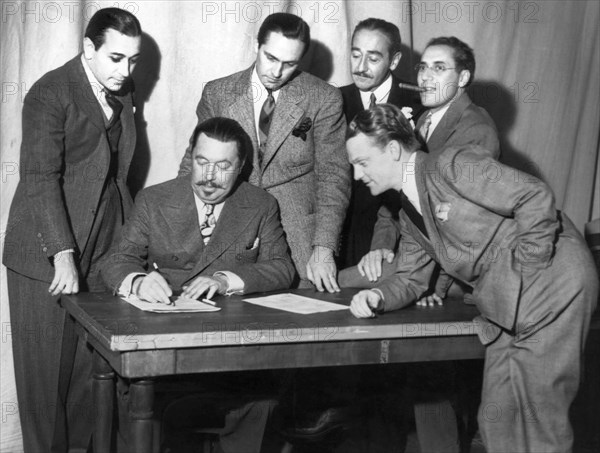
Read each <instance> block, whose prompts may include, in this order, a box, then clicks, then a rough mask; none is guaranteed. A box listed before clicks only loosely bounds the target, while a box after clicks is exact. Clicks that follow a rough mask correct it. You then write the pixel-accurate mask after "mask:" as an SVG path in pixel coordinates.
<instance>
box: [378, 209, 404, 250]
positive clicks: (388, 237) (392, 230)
mask: <svg viewBox="0 0 600 453" xmlns="http://www.w3.org/2000/svg"><path fill="white" fill-rule="evenodd" d="M399 238H400V224H399V222H398V220H397V219H395V218H394V216H393V215H392V212H391V211H390V210H389V208H388V207H387V206H385V205H382V206H381V207H380V208H379V210H378V211H377V221H376V222H375V227H374V229H373V238H372V239H371V250H377V249H390V250H394V249H395V247H396V244H397V243H398V239H399Z"/></svg>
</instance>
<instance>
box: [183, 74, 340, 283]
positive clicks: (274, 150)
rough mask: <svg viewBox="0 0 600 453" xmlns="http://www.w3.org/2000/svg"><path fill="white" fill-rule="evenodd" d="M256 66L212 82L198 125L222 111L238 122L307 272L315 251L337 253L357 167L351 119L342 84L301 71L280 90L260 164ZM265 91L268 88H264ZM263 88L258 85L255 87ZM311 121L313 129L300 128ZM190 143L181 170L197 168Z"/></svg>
mask: <svg viewBox="0 0 600 453" xmlns="http://www.w3.org/2000/svg"><path fill="white" fill-rule="evenodd" d="M253 69H254V67H253V66H251V67H250V68H248V69H246V70H244V71H241V72H238V73H235V74H232V75H230V76H228V77H224V78H222V79H218V80H213V81H211V82H209V83H208V84H207V85H206V87H205V88H204V90H203V92H202V98H201V99H200V102H199V103H198V108H197V110H196V114H197V116H198V123H201V122H202V121H204V120H206V119H208V118H212V117H215V116H224V117H227V118H232V119H234V120H236V121H237V122H239V123H240V124H241V126H242V127H243V128H244V130H245V131H246V132H247V133H248V135H249V136H250V139H251V141H252V148H253V150H252V151H253V152H252V155H253V156H252V160H251V162H252V168H251V170H250V174H249V179H248V180H249V182H250V183H251V184H253V185H255V186H258V187H262V188H263V189H265V190H266V191H267V192H269V193H270V194H272V195H273V196H274V197H275V198H276V199H277V201H278V203H279V209H280V211H281V222H282V225H283V229H284V231H285V234H286V237H287V241H288V243H289V245H290V249H291V252H292V259H293V261H294V264H295V266H296V269H297V270H298V273H299V274H300V277H301V278H303V279H305V278H306V263H307V262H308V259H309V258H310V256H311V254H312V248H313V247H314V246H317V245H320V246H325V247H329V248H331V249H333V250H337V248H338V245H339V244H338V242H339V236H340V232H341V228H342V223H343V221H344V217H345V215H346V208H347V207H348V202H349V198H350V164H349V163H348V159H347V157H346V150H345V133H346V122H345V121H344V115H343V111H342V97H341V95H340V92H339V90H338V89H336V88H334V87H332V86H330V85H329V84H328V83H326V82H324V81H322V80H321V79H318V78H317V77H314V76H312V75H310V74H307V73H305V72H297V73H296V74H294V76H292V78H291V79H290V80H289V81H288V83H286V84H285V85H284V86H283V87H282V88H281V91H280V93H279V97H278V98H277V102H276V105H275V111H274V113H273V119H272V122H271V127H270V129H269V136H268V140H267V143H266V150H265V153H264V156H263V159H262V162H259V159H258V149H259V143H258V138H257V134H256V122H255V120H254V106H253V103H252V99H253V94H252V89H253V87H252V86H251V77H252V71H253ZM261 88H262V87H261ZM254 89H256V87H254ZM309 120H310V129H308V130H307V131H305V132H304V133H299V132H300V131H299V129H301V126H300V125H301V124H302V123H304V124H305V125H306V124H307V123H308V122H309ZM190 156H191V150H190V148H189V147H188V149H187V150H186V153H185V156H184V158H183V160H182V162H181V167H180V172H179V175H180V176H181V175H184V174H187V173H189V172H190V171H191V157H190Z"/></svg>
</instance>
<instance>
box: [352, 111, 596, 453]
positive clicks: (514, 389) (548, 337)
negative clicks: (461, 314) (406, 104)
mask: <svg viewBox="0 0 600 453" xmlns="http://www.w3.org/2000/svg"><path fill="white" fill-rule="evenodd" d="M347 137H348V139H347V143H346V146H347V152H348V159H349V161H350V163H351V164H352V165H353V167H354V170H355V177H358V178H361V179H362V180H363V181H364V182H365V183H366V184H367V185H368V186H369V188H370V190H371V193H372V194H374V195H376V194H378V193H380V192H381V191H384V190H389V189H394V190H397V191H401V192H402V194H401V196H402V197H403V209H402V211H401V212H400V228H401V239H400V244H399V247H398V249H399V250H400V251H401V254H400V256H401V259H399V260H398V261H397V267H396V270H395V272H394V273H393V274H392V275H390V276H388V277H387V278H385V279H383V280H382V281H380V282H378V284H377V285H376V286H375V287H374V288H373V289H366V290H362V291H360V292H358V293H357V294H356V295H355V296H354V297H353V299H352V302H351V307H350V309H351V311H352V313H353V314H354V315H355V316H357V317H360V318H369V317H372V316H374V315H373V314H374V313H384V312H386V311H390V310H397V309H400V308H402V307H405V306H407V305H409V304H412V303H414V302H415V301H417V300H418V299H419V298H420V297H422V295H423V294H424V293H425V292H426V291H427V289H428V286H429V281H430V278H431V274H432V271H433V269H434V267H435V264H436V263H439V264H440V265H441V267H442V268H443V269H444V270H445V271H446V272H447V273H448V274H449V275H450V276H452V277H453V278H455V279H458V280H461V281H462V282H464V283H465V284H467V285H469V286H471V287H472V288H473V299H474V302H475V304H476V306H477V308H478V309H479V311H480V313H481V316H480V317H478V319H477V326H478V327H479V328H480V330H479V331H478V333H479V336H480V339H481V340H482V342H483V343H484V344H485V345H486V354H485V368H484V383H483V391H482V402H481V406H480V411H479V417H478V419H479V429H480V431H481V434H482V437H483V441H484V443H485V446H486V449H487V451H488V452H489V453H493V452H507V451H510V452H515V453H517V452H533V451H536V452H537V451H571V449H572V446H573V433H572V429H571V425H570V423H569V407H570V405H571V403H572V401H573V399H574V397H575V395H576V393H577V388H578V386H579V379H580V374H581V357H582V353H583V347H584V344H585V339H586V336H587V333H588V329H589V321H590V317H591V313H592V312H593V310H594V308H595V306H596V303H597V298H598V278H597V275H596V273H595V269H594V262H593V260H592V257H591V255H590V252H589V250H588V249H587V247H586V245H585V242H584V241H583V238H582V237H581V235H580V234H579V233H578V232H577V230H576V229H575V227H574V226H573V224H572V223H571V221H570V220H569V219H568V218H567V216H566V215H564V214H563V213H561V212H560V211H557V209H556V207H555V203H554V197H553V194H552V191H551V190H550V188H549V187H548V186H547V185H546V184H545V183H543V182H542V181H540V180H538V179H536V178H534V177H532V176H530V175H527V174H524V173H521V172H519V171H517V170H515V169H513V168H510V167H508V166H505V165H502V164H500V163H498V162H497V161H495V160H494V159H493V158H492V157H490V156H489V155H486V153H485V152H484V151H483V150H481V149H480V147H479V146H477V145H463V146H456V147H450V148H447V149H445V150H444V151H442V152H441V153H437V154H425V153H423V152H421V151H419V150H418V148H419V145H418V142H417V141H416V139H415V137H414V134H413V131H412V129H411V127H410V125H409V124H408V122H407V121H406V119H405V118H404V116H403V115H402V113H401V112H400V110H398V109H397V108H396V107H394V106H391V105H383V106H378V107H375V108H374V109H372V110H369V111H365V112H361V113H359V114H358V115H357V117H356V118H355V119H354V121H353V122H352V123H351V124H350V126H349V129H348V135H347ZM490 168H494V169H495V171H494V175H493V177H492V176H491V171H490V170H489V169H490ZM486 169H487V170H486ZM490 408H493V409H494V415H493V416H492V415H491V414H490V412H489V409H490Z"/></svg>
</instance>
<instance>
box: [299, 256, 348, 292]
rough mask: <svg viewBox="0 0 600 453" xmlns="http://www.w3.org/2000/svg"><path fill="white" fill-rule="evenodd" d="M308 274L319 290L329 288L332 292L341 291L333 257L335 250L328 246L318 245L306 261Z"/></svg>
mask: <svg viewBox="0 0 600 453" xmlns="http://www.w3.org/2000/svg"><path fill="white" fill-rule="evenodd" d="M306 275H307V277H308V279H309V280H310V281H311V283H312V284H313V285H315V286H316V287H317V290H318V291H321V292H322V291H324V290H327V291H328V292H330V293H337V292H339V291H340V287H339V286H338V283H337V279H336V275H337V267H336V265H335V261H334V259H333V250H331V249H330V248H328V247H323V246H320V245H316V246H315V247H314V248H313V253H312V255H311V256H310V259H309V260H308V263H306Z"/></svg>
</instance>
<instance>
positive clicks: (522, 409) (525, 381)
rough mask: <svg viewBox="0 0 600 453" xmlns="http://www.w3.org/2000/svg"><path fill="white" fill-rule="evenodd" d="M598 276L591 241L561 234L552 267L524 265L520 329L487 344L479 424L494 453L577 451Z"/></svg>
mask: <svg viewBox="0 0 600 453" xmlns="http://www.w3.org/2000/svg"><path fill="white" fill-rule="evenodd" d="M597 300H598V277H597V275H596V270H595V267H594V262H593V260H592V258H591V255H590V253H589V251H588V250H587V249H586V247H585V245H584V244H583V241H582V240H581V239H578V238H576V237H573V236H567V235H561V237H560V239H559V241H558V244H557V248H556V254H555V256H554V257H553V261H552V266H551V267H549V268H546V269H541V270H538V269H524V270H523V274H522V290H521V297H520V301H519V308H518V314H517V327H516V334H514V335H513V334H509V333H508V332H506V331H503V332H502V333H501V334H500V336H499V337H498V338H497V339H496V340H495V341H494V342H492V343H491V344H489V345H488V346H487V349H486V357H485V368H484V381H483V390H482V401H481V406H480V409H479V414H478V419H479V429H480V432H481V434H482V438H483V441H484V443H485V446H486V449H487V451H488V453H495V452H498V453H500V452H507V451H510V452H514V453H520V452H528V453H541V452H569V451H571V449H572V445H573V432H572V429H571V424H570V422H569V408H570V406H571V403H572V402H573V399H574V398H575V395H576V393H577V389H578V387H579V382H580V374H581V360H582V357H583V349H584V344H585V340H586V337H587V333H588V329H589V323H590V317H591V314H592V313H593V310H594V308H595V306H596V303H597Z"/></svg>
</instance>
